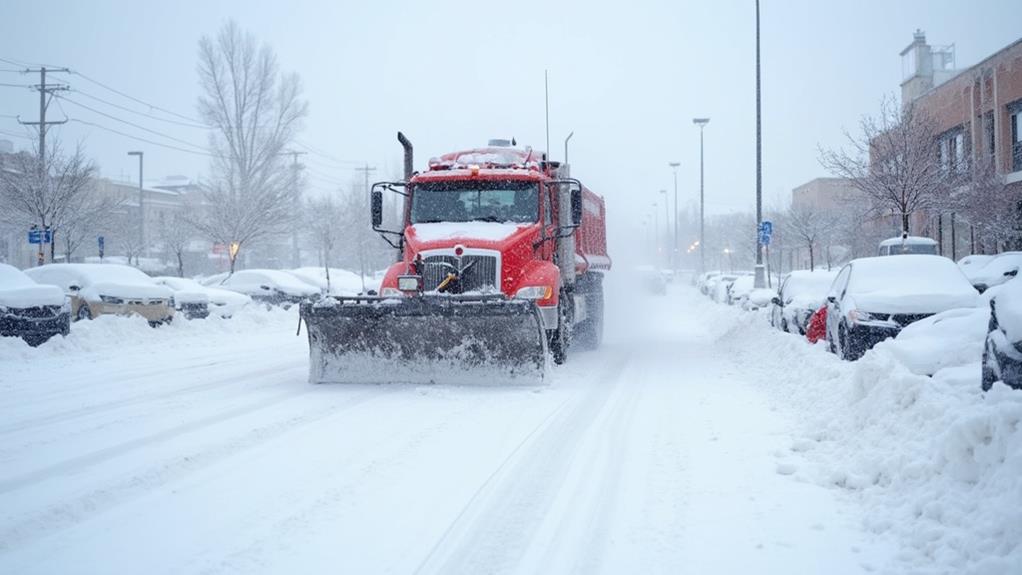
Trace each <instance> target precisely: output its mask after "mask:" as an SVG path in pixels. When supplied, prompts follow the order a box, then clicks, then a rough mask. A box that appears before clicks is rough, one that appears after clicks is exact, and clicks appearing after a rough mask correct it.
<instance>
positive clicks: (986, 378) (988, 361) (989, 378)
mask: <svg viewBox="0 0 1022 575" xmlns="http://www.w3.org/2000/svg"><path fill="white" fill-rule="evenodd" d="M991 345H992V344H991V343H990V338H989V337H987V341H986V345H984V346H983V363H982V366H983V381H982V384H981V385H982V387H983V391H990V388H991V387H993V386H994V382H995V381H997V380H998V377H997V373H996V372H995V371H994V363H995V362H996V361H997V357H996V356H995V355H994V354H993V352H992V351H991V349H990V346H991Z"/></svg>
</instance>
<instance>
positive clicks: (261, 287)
mask: <svg viewBox="0 0 1022 575" xmlns="http://www.w3.org/2000/svg"><path fill="white" fill-rule="evenodd" d="M259 289H261V290H263V291H270V290H271V289H273V288H271V287H270V286H266V285H262V286H259Z"/></svg>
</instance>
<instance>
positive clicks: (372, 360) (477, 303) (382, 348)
mask: <svg viewBox="0 0 1022 575" xmlns="http://www.w3.org/2000/svg"><path fill="white" fill-rule="evenodd" d="M300 313H301V318H302V320H304V322H305V324H306V327H307V331H308V337H309V381H310V382H312V383H438V384H483V385H500V384H526V385H529V384H536V383H540V382H542V381H543V378H544V376H545V374H546V371H547V341H546V335H545V332H544V330H543V327H542V321H541V318H540V315H539V310H538V308H536V306H535V304H533V303H532V302H531V301H523V300H510V299H506V298H504V297H503V296H422V297H412V298H393V299H383V298H378V297H354V298H328V299H326V300H323V301H320V302H316V303H303V304H302V306H301V310H300Z"/></svg>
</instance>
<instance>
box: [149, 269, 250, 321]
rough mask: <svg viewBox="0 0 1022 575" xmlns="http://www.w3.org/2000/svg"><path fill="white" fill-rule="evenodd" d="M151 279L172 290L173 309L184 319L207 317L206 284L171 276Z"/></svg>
mask: <svg viewBox="0 0 1022 575" xmlns="http://www.w3.org/2000/svg"><path fill="white" fill-rule="evenodd" d="M153 281H155V282H156V283H158V284H160V285H163V286H167V287H168V288H170V289H172V290H174V309H175V310H177V311H178V312H180V313H182V314H184V316H185V319H202V318H205V317H209V306H210V299H209V293H208V292H209V288H207V287H206V286H203V285H200V284H199V283H198V282H195V281H192V280H189V279H185V278H178V277H173V276H157V277H155V278H153ZM222 291H227V290H222ZM238 295H240V294H238Z"/></svg>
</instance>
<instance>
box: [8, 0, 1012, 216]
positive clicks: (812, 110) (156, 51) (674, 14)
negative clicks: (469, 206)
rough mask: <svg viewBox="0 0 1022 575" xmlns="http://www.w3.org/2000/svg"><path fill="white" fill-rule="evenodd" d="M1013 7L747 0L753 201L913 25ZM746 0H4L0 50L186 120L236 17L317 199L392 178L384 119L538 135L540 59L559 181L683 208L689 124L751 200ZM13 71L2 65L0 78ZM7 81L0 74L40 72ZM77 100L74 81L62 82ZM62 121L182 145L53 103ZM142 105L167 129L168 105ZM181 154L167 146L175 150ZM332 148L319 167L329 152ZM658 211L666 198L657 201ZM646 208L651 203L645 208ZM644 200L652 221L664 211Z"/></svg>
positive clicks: (110, 158) (156, 155) (179, 168)
mask: <svg viewBox="0 0 1022 575" xmlns="http://www.w3.org/2000/svg"><path fill="white" fill-rule="evenodd" d="M601 4H604V5H603V6H601ZM1017 8H1018V0H1000V1H998V0H970V1H968V2H966V1H937V0H925V1H924V0H912V1H892V0H862V1H856V2H824V1H819V0H784V1H779V0H775V1H770V0H764V2H763V14H762V51H763V62H762V65H763V72H762V73H763V150H764V152H763V156H764V168H763V169H764V172H763V178H764V188H763V189H764V195H765V196H766V198H767V201H768V202H769V203H776V202H778V201H780V198H782V197H783V198H788V197H790V191H791V189H792V188H793V187H795V186H797V185H799V184H801V183H803V182H805V181H807V180H809V179H812V178H814V177H817V176H822V175H826V174H825V173H824V172H823V170H822V169H821V168H820V166H819V164H818V162H817V156H818V154H817V146H818V145H824V146H832V145H836V144H839V143H840V141H841V137H842V136H841V133H842V130H843V129H844V128H854V126H855V124H856V122H857V121H858V119H859V118H860V117H861V116H862V115H863V114H870V113H875V111H876V110H877V108H878V106H879V102H880V99H881V98H882V97H883V95H884V94H885V93H887V94H893V93H896V92H898V90H899V82H900V80H901V62H900V58H899V55H898V54H899V52H900V51H901V50H902V49H903V48H904V47H905V46H907V45H908V44H909V43H910V42H911V40H912V33H913V31H914V30H915V29H916V28H921V29H923V30H924V31H925V32H926V34H927V38H928V40H929V41H930V43H931V44H938V45H939V44H951V43H954V44H956V46H957V56H958V58H957V59H958V64H959V67H963V66H968V65H971V64H974V63H976V62H977V61H979V60H980V59H982V58H984V57H986V56H987V55H989V54H991V53H993V52H995V51H997V50H998V49H1000V48H1001V47H1003V46H1005V45H1007V44H1009V43H1010V42H1012V41H1014V40H1016V39H1017V38H1018V37H1019V34H1020V32H1022V28H1020V27H1019V18H1018V10H1017ZM754 14H755V13H754V3H753V1H752V0H715V1H708V0H707V1H702V2H691V1H686V2H682V1H677V0H666V1H660V2H657V1H646V0H632V1H630V2H616V3H598V2H592V1H588V0H581V1H577V2H549V1H544V2H532V1H516V2H465V1H464V0H461V1H455V2H437V1H434V2H411V1H409V2H386V1H372V2H369V1H365V2H325V1H324V2H280V1H273V2H270V1H244V2H240V1H239V2H215V1H209V0H206V1H203V2H193V1H175V2H160V3H150V2H138V1H124V2H113V1H106V2H102V1H101V2H79V1H50V2H35V1H13V2H5V3H4V10H3V19H2V20H3V24H2V27H3V30H2V34H0V58H5V59H11V60H16V61H24V62H31V63H45V64H49V65H57V66H66V67H68V68H71V69H72V70H75V71H79V72H81V73H83V74H84V75H85V76H88V77H89V78H92V79H93V80H97V81H99V82H101V83H103V84H106V85H107V86H110V87H112V88H115V89H117V90H119V91H121V92H123V93H125V94H128V95H130V96H133V97H135V98H138V99H140V100H143V101H145V102H148V103H151V104H154V105H157V106H160V107H163V108H166V109H168V110H171V111H174V112H176V113H178V114H180V115H181V116H185V117H194V116H195V115H196V111H195V108H196V106H195V102H196V99H197V96H198V91H197V90H198V87H197V79H196V72H195V70H196V58H197V45H198V41H199V38H200V37H201V36H203V35H211V34H214V33H215V32H216V30H217V28H219V27H220V26H221V25H222V24H223V22H224V21H225V20H226V19H228V18H233V19H235V20H237V22H238V23H239V24H240V25H241V26H242V27H243V28H245V29H247V30H249V31H251V32H253V33H254V34H255V35H256V36H257V37H258V38H259V39H261V40H263V41H266V42H268V43H269V44H270V45H271V46H272V47H273V48H274V49H275V50H276V52H277V54H278V56H279V60H280V64H281V67H282V69H283V70H285V71H295V72H297V73H299V74H300V75H301V78H302V80H303V82H304V86H305V95H306V97H307V99H308V101H309V104H310V114H309V117H308V120H307V122H306V127H305V130H304V132H303V134H302V136H301V141H302V142H303V143H305V144H306V145H309V146H312V147H313V148H314V149H317V150H319V151H320V152H321V155H316V154H309V155H307V156H305V157H304V158H303V160H304V161H305V162H306V163H307V165H308V167H309V168H310V175H311V176H312V178H313V180H312V181H313V185H314V187H315V188H316V190H317V191H318V192H320V193H323V192H328V191H330V190H332V189H334V188H335V187H336V186H335V184H336V183H340V184H342V185H346V184H347V183H348V182H350V181H351V179H352V177H353V175H354V172H352V170H351V168H352V166H353V164H348V163H338V162H336V161H335V160H340V161H342V162H347V161H367V162H369V163H370V164H371V165H374V166H376V167H377V168H379V170H378V171H377V172H376V175H379V176H381V177H387V176H391V175H396V174H397V173H398V170H399V165H400V148H399V146H398V144H397V142H396V140H395V133H396V131H397V130H403V131H404V132H405V133H406V134H408V135H409V136H410V138H411V139H412V141H413V142H414V144H415V147H416V152H417V154H418V155H417V160H416V166H417V168H422V167H423V166H424V165H425V161H426V159H427V158H428V157H429V156H434V155H439V154H441V153H443V152H445V151H450V150H453V149H459V148H466V147H471V146H476V145H482V144H485V142H486V140H487V139H488V138H493V137H511V136H514V137H516V138H517V139H518V141H519V142H520V143H528V144H531V145H533V146H534V147H535V148H537V149H542V148H543V147H544V145H545V144H544V115H543V70H544V68H546V69H548V70H549V74H550V139H551V148H552V158H553V159H561V157H562V156H563V153H564V152H563V139H564V137H565V136H566V135H567V134H568V132H569V131H572V130H574V132H575V136H574V138H573V139H572V141H571V149H570V156H571V163H572V165H573V175H575V176H577V177H579V178H581V179H582V180H583V181H584V182H586V183H587V184H588V185H589V187H590V188H592V189H593V190H595V191H596V192H598V193H600V194H603V195H605V196H606V197H607V200H608V203H609V206H610V209H611V210H612V211H613V213H614V214H615V215H616V216H618V217H626V216H627V217H628V218H629V219H630V220H632V221H634V220H635V219H638V218H640V217H641V216H642V215H643V214H645V213H647V212H649V211H651V210H652V209H653V208H652V206H651V204H652V203H653V202H655V201H657V196H658V194H657V191H658V190H659V189H662V188H668V189H670V188H671V186H672V179H671V169H670V168H669V167H668V165H667V164H668V162H669V161H671V160H677V161H680V162H681V163H682V167H681V169H680V172H679V191H680V195H681V201H682V203H683V204H684V203H685V202H686V201H690V200H694V199H695V198H697V197H698V185H699V134H698V129H697V128H695V127H694V126H693V125H692V123H691V119H692V117H694V116H708V117H710V118H711V122H710V124H709V126H708V127H707V128H706V190H707V209H708V211H709V212H711V213H723V212H730V211H738V210H741V211H751V210H752V209H753V206H754V204H753V202H754V195H755V68H754V58H755V43H754V34H755V27H754V26H755V16H754ZM13 68H15V66H13V65H10V64H6V63H2V62H0V69H3V70H11V69H13ZM61 77H62V78H63V79H64V80H65V81H67V82H68V84H70V86H71V88H72V91H71V92H69V93H68V94H67V97H68V98H71V99H73V100H76V101H78V102H80V103H82V104H85V105H88V106H90V107H93V108H95V109H96V110H100V111H102V112H104V113H107V114H109V115H110V116H114V117H116V118H121V119H125V120H129V121H132V122H134V123H136V124H139V125H140V126H143V127H145V128H147V129H150V130H154V131H156V132H160V133H163V134H167V135H170V136H173V137H175V138H178V139H179V140H183V141H185V142H192V143H194V144H195V145H199V146H202V145H203V144H204V143H205V141H206V135H205V133H204V132H203V131H202V130H199V129H195V128H189V127H183V126H179V125H174V124H170V123H166V122H160V121H157V120H153V119H150V118H147V117H144V116H140V115H135V114H131V113H129V112H126V111H123V110H120V109H117V108H113V107H110V106H108V105H106V104H103V103H101V102H98V101H96V100H94V99H91V98H90V96H91V97H93V98H95V97H98V98H102V99H103V100H107V101H108V102H110V103H113V104H117V105H119V106H123V107H126V108H131V109H135V110H138V111H143V112H147V109H146V108H145V107H143V106H140V105H139V104H137V103H136V102H133V101H131V100H127V99H125V98H124V97H122V96H120V95H118V94H115V93H112V92H110V91H108V90H106V89H105V88H103V87H101V86H99V85H97V84H94V83H92V82H90V81H88V80H86V79H84V78H83V77H82V76H77V75H62V76H61ZM37 81H38V76H35V77H27V76H22V75H19V74H17V73H14V72H6V73H2V74H0V82H3V83H21V84H24V83H29V82H37ZM75 91H78V92H79V93H76V92H75ZM37 109H38V96H37V94H35V93H34V92H30V91H28V90H25V89H18V88H11V87H0V132H3V133H0V138H10V139H12V141H14V142H15V143H16V145H17V146H19V147H23V146H28V145H31V141H30V140H28V139H19V138H13V137H10V136H9V135H5V134H15V135H21V136H25V135H26V134H27V133H26V131H25V129H24V128H22V127H21V126H19V125H18V124H17V122H16V120H15V119H14V118H12V117H11V116H15V115H18V114H20V115H21V116H22V118H23V119H28V120H34V119H36V116H37ZM64 112H66V113H67V115H68V116H69V117H70V118H73V119H77V120H81V121H86V122H91V123H94V124H98V125H102V126H104V127H106V128H113V129H116V130H118V131H120V132H124V133H126V134H132V135H135V136H138V137H142V138H145V139H150V140H154V141H160V142H163V143H167V144H170V145H175V146H181V144H180V143H179V142H174V141H171V140H167V139H165V138H162V137H160V136H157V135H154V134H152V133H147V132H144V131H142V130H140V129H138V128H135V127H132V126H128V125H125V124H123V123H120V122H118V121H117V120H114V119H112V118H108V117H104V116H101V115H99V114H97V113H95V112H92V111H89V110H85V109H83V108H80V107H78V106H76V105H74V104H71V103H70V102H65V103H63V111H62V110H61V109H60V108H58V107H56V106H54V107H51V112H50V115H51V118H60V117H62V116H63V113H64ZM153 113H154V114H157V115H161V116H163V117H168V118H172V119H177V120H180V118H178V117H175V116H166V115H164V114H161V113H159V112H153ZM59 134H60V136H61V138H62V139H63V140H64V141H65V142H66V143H67V142H70V143H73V142H74V141H77V140H82V141H84V143H85V145H86V146H87V149H88V152H89V154H91V155H92V156H93V157H95V159H96V160H97V162H98V163H99V165H100V167H101V171H102V173H103V174H104V175H107V176H111V177H128V178H134V177H137V176H136V174H137V171H136V170H137V164H136V163H135V158H129V157H128V156H127V155H126V152H127V151H128V150H133V149H140V150H144V151H145V154H146V156H145V161H146V174H147V179H148V177H150V176H151V177H154V178H156V177H162V176H167V175H171V174H184V175H189V176H199V175H201V174H202V173H203V171H204V170H205V168H206V159H205V158H203V157H202V156H199V155H192V154H187V153H183V152H179V151H175V150H172V149H168V148H163V147H160V146H157V145H153V144H148V143H143V142H139V141H134V140H131V139H128V138H126V137H124V136H120V135H115V134H112V133H110V132H107V131H104V130H102V129H99V128H95V127H90V126H86V125H84V124H81V123H70V124H68V125H67V126H65V127H63V128H60V129H59ZM182 147H184V146H182ZM327 156H329V157H330V158H333V159H328V157H327ZM661 206H662V204H661ZM660 209H661V210H662V207H661V208H660ZM661 213H662V212H661Z"/></svg>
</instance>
